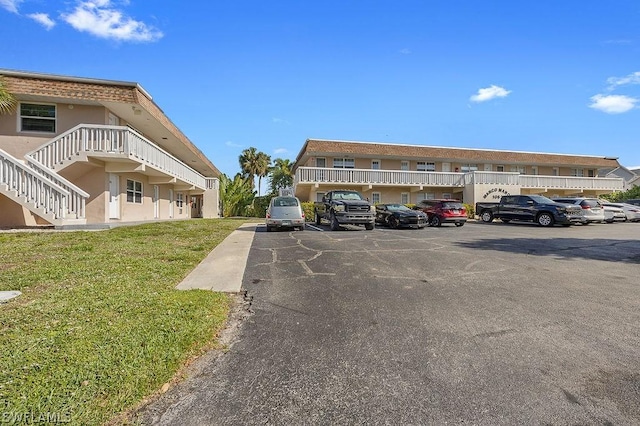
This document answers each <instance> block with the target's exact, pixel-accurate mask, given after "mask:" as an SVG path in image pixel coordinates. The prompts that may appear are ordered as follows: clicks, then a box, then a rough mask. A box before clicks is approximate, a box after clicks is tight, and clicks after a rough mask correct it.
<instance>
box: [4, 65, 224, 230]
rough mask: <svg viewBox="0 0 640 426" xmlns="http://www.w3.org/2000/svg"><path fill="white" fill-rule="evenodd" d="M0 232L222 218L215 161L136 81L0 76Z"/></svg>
mask: <svg viewBox="0 0 640 426" xmlns="http://www.w3.org/2000/svg"><path fill="white" fill-rule="evenodd" d="M0 78H2V80H3V82H4V85H5V87H6V88H7V89H8V91H9V92H10V93H11V94H13V95H14V96H15V97H16V99H17V100H18V105H17V109H16V111H15V112H14V113H13V114H4V115H0V226H2V227H15V226H33V225H40V224H53V225H55V226H58V227H65V226H75V225H85V224H114V223H123V222H138V221H151V220H162V219H187V218H194V217H218V177H219V176H220V172H219V171H218V169H217V168H216V167H215V166H214V165H213V163H212V162H211V161H210V160H209V159H208V158H207V157H206V156H205V155H204V154H203V153H202V152H201V151H200V150H199V149H198V148H197V147H196V146H195V145H194V144H193V143H192V142H191V141H190V140H189V139H188V138H187V137H186V136H185V135H184V134H183V133H182V132H181V131H180V129H178V128H177V127H176V126H175V125H174V124H173V123H172V122H171V120H170V119H169V118H168V117H167V116H166V115H165V114H164V113H163V112H162V110H161V109H160V108H159V107H158V106H157V105H156V104H155V103H154V101H153V99H152V97H151V96H150V95H149V94H148V93H147V92H146V91H145V90H144V89H143V88H142V87H141V86H140V85H139V84H137V83H130V82H122V81H111V80H98V79H90V78H77V77H68V76H59V75H49V74H40V73H31V72H20V71H12V70H2V69H0Z"/></svg>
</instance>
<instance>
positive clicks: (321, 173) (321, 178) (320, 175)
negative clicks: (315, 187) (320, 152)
mask: <svg viewBox="0 0 640 426" xmlns="http://www.w3.org/2000/svg"><path fill="white" fill-rule="evenodd" d="M316 167H322V168H324V167H327V160H326V159H324V158H316ZM317 173H318V174H317V175H316V176H317V180H318V182H324V170H318V171H317Z"/></svg>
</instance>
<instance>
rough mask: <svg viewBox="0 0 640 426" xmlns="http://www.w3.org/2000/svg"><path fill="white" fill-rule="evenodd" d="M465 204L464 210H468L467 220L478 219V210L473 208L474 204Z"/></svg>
mask: <svg viewBox="0 0 640 426" xmlns="http://www.w3.org/2000/svg"><path fill="white" fill-rule="evenodd" d="M463 204H464V208H465V209H467V218H468V219H473V218H475V217H476V209H475V207H474V206H473V204H467V203H463Z"/></svg>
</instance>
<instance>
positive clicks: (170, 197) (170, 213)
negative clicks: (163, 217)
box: [169, 189, 173, 218]
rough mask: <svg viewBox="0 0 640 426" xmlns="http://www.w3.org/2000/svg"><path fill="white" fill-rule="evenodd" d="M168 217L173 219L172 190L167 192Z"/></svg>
mask: <svg viewBox="0 0 640 426" xmlns="http://www.w3.org/2000/svg"><path fill="white" fill-rule="evenodd" d="M169 217H170V218H173V189H170V190H169Z"/></svg>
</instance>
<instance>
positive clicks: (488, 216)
mask: <svg viewBox="0 0 640 426" xmlns="http://www.w3.org/2000/svg"><path fill="white" fill-rule="evenodd" d="M480 219H482V221H483V222H487V223H489V222H492V221H493V213H491V212H490V211H485V212H482V215H480Z"/></svg>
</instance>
